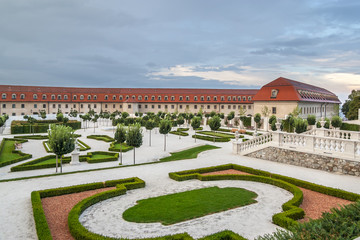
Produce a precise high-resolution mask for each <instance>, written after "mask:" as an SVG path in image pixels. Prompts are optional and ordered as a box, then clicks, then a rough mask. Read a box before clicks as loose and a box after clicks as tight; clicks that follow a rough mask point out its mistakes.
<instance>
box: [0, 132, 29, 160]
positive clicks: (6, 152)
mask: <svg viewBox="0 0 360 240" xmlns="http://www.w3.org/2000/svg"><path fill="white" fill-rule="evenodd" d="M27 141H28V140H25V139H8V138H4V139H3V140H2V141H1V145H0V167H3V166H6V165H10V164H13V163H17V162H20V161H23V160H26V159H29V158H32V155H31V154H27V153H23V152H21V151H20V150H15V143H18V144H20V145H21V144H22V143H25V142H27Z"/></svg>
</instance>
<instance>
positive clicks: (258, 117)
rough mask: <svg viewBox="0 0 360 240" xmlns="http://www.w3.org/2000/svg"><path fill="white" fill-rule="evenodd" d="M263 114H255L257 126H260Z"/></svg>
mask: <svg viewBox="0 0 360 240" xmlns="http://www.w3.org/2000/svg"><path fill="white" fill-rule="evenodd" d="M260 121H261V114H260V113H257V114H255V116H254V122H255V123H256V128H260Z"/></svg>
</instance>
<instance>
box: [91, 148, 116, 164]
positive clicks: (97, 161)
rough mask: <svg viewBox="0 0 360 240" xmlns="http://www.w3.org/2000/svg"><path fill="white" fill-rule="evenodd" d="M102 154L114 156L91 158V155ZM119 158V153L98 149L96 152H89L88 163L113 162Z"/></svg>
mask: <svg viewBox="0 0 360 240" xmlns="http://www.w3.org/2000/svg"><path fill="white" fill-rule="evenodd" d="M96 154H101V155H108V156H112V157H109V158H95V159H93V158H91V156H93V155H96ZM118 159H119V154H118V153H112V152H102V151H96V152H89V153H87V162H88V163H100V162H111V161H117V160H118Z"/></svg>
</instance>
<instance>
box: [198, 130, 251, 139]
mask: <svg viewBox="0 0 360 240" xmlns="http://www.w3.org/2000/svg"><path fill="white" fill-rule="evenodd" d="M196 133H198V134H202V135H208V136H215V137H223V138H235V135H234V134H231V133H223V132H221V133H220V132H212V131H199V132H196ZM239 137H240V136H239ZM243 137H244V136H243Z"/></svg>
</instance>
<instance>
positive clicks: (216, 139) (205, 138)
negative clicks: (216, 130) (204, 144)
mask: <svg viewBox="0 0 360 240" xmlns="http://www.w3.org/2000/svg"><path fill="white" fill-rule="evenodd" d="M192 138H196V139H201V140H206V141H211V142H213V141H214V138H215V142H229V141H230V138H221V137H210V136H204V135H198V134H196V135H192Z"/></svg>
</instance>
